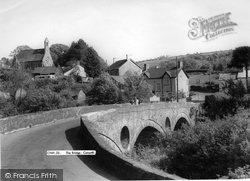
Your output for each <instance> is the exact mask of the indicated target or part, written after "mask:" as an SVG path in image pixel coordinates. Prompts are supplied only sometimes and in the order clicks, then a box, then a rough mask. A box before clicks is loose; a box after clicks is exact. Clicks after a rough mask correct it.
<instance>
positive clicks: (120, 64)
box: [107, 59, 127, 70]
mask: <svg viewBox="0 0 250 181" xmlns="http://www.w3.org/2000/svg"><path fill="white" fill-rule="evenodd" d="M125 62H127V59H124V60H118V61H116V62H115V63H113V64H112V65H110V66H109V67H108V68H107V70H113V69H118V68H120V67H121V66H122V65H123V64H124V63H125Z"/></svg>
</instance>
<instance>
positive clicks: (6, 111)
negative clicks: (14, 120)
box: [0, 98, 18, 118]
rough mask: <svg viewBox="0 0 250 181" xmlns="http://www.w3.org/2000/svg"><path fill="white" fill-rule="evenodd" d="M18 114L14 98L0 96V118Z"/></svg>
mask: <svg viewBox="0 0 250 181" xmlns="http://www.w3.org/2000/svg"><path fill="white" fill-rule="evenodd" d="M16 114H18V112H17V110H16V108H15V104H14V99H5V98H0V118H1V117H7V116H14V115H16Z"/></svg>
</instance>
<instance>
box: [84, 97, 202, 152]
mask: <svg viewBox="0 0 250 181" xmlns="http://www.w3.org/2000/svg"><path fill="white" fill-rule="evenodd" d="M198 106H199V104H195V103H191V102H185V103H183V102H182V103H172V102H171V103H154V104H141V105H128V106H125V107H121V108H116V109H109V110H107V111H99V112H92V113H88V114H84V115H82V117H81V124H84V125H87V127H89V128H90V129H94V130H95V131H96V132H97V133H98V137H99V138H101V140H102V141H104V142H105V143H107V144H108V145H109V147H111V149H113V150H116V151H118V152H120V153H125V152H129V151H131V150H132V149H133V147H134V145H135V142H136V140H137V138H138V136H139V134H140V133H141V132H142V131H143V130H145V129H153V130H157V131H159V132H161V133H164V134H166V133H167V132H169V131H172V130H176V129H179V128H180V127H181V125H182V123H187V124H189V125H190V126H193V125H194V124H195V122H194V118H195V116H196V114H197V112H198Z"/></svg>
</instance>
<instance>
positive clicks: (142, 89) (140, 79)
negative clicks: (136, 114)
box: [124, 72, 152, 102]
mask: <svg viewBox="0 0 250 181" xmlns="http://www.w3.org/2000/svg"><path fill="white" fill-rule="evenodd" d="M151 94H152V87H151V85H149V84H148V83H147V82H146V80H145V79H144V76H143V75H138V74H137V73H131V72H126V73H125V83H124V97H125V99H126V102H129V101H131V100H133V99H134V98H135V97H136V98H138V99H139V100H141V101H143V102H148V101H149V97H150V96H151Z"/></svg>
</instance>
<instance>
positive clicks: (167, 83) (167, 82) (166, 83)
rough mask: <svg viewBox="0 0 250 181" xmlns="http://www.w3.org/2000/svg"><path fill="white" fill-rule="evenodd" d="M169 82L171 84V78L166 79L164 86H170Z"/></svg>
mask: <svg viewBox="0 0 250 181" xmlns="http://www.w3.org/2000/svg"><path fill="white" fill-rule="evenodd" d="M169 82H170V81H169V78H168V77H167V78H165V81H164V85H165V86H169Z"/></svg>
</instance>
